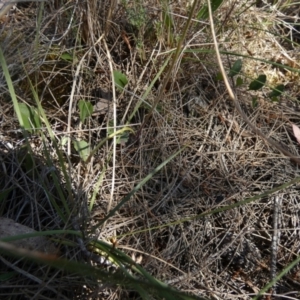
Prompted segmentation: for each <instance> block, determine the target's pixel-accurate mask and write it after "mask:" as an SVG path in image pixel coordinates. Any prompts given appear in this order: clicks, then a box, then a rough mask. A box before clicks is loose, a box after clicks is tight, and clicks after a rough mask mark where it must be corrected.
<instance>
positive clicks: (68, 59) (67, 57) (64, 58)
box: [60, 52, 73, 61]
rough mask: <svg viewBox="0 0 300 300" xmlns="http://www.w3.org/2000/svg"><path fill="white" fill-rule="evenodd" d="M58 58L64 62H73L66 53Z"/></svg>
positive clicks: (70, 56)
mask: <svg viewBox="0 0 300 300" xmlns="http://www.w3.org/2000/svg"><path fill="white" fill-rule="evenodd" d="M60 58H61V59H62V60H66V61H73V57H72V55H71V54H69V53H68V52H65V53H63V54H62V55H61V56H60Z"/></svg>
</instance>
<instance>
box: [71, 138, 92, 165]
mask: <svg viewBox="0 0 300 300" xmlns="http://www.w3.org/2000/svg"><path fill="white" fill-rule="evenodd" d="M73 145H74V148H75V149H76V151H77V152H78V153H79V156H80V158H81V159H82V160H83V161H86V160H87V159H88V157H89V155H90V152H91V151H90V146H89V144H88V143H87V142H86V141H74V142H73Z"/></svg>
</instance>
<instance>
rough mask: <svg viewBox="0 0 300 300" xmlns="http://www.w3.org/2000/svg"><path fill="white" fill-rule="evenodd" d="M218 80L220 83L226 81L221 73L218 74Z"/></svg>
mask: <svg viewBox="0 0 300 300" xmlns="http://www.w3.org/2000/svg"><path fill="white" fill-rule="evenodd" d="M216 80H218V81H224V79H223V75H222V73H221V72H218V73H217V76H216Z"/></svg>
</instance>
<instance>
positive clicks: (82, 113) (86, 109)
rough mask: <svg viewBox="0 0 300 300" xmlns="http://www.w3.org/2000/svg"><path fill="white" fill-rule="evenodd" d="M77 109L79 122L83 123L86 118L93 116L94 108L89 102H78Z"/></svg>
mask: <svg viewBox="0 0 300 300" xmlns="http://www.w3.org/2000/svg"><path fill="white" fill-rule="evenodd" d="M78 107H79V117H80V121H81V123H83V122H84V120H85V119H86V118H88V117H89V116H91V115H92V114H93V110H94V107H93V105H92V104H91V103H90V102H88V101H84V100H80V101H79V103H78Z"/></svg>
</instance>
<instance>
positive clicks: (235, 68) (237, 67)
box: [228, 59, 243, 77]
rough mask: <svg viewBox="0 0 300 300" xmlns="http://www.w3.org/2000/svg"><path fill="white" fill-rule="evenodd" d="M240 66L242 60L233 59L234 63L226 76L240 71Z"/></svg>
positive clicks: (231, 75)
mask: <svg viewBox="0 0 300 300" xmlns="http://www.w3.org/2000/svg"><path fill="white" fill-rule="evenodd" d="M242 66H243V62H242V60H241V59H238V60H237V61H235V63H234V64H233V66H232V68H231V69H230V71H229V74H228V76H229V77H233V76H235V75H237V74H239V73H240V71H241V70H242Z"/></svg>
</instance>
